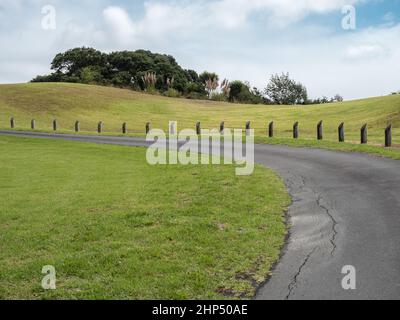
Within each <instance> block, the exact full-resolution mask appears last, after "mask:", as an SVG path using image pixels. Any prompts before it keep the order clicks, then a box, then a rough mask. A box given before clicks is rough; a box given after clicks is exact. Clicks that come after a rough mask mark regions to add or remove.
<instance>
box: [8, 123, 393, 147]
mask: <svg viewBox="0 0 400 320" xmlns="http://www.w3.org/2000/svg"><path fill="white" fill-rule="evenodd" d="M10 123H11V129H14V128H15V119H14V118H11V120H10ZM35 128H36V121H35V120H32V121H31V129H32V130H35ZM103 128H104V125H103V122H99V124H98V126H97V132H98V133H102V132H103ZM53 130H54V131H57V130H58V121H57V120H54V121H53ZM150 130H151V124H150V122H148V123H146V134H148V133H149V132H150ZM219 130H220V132H221V133H223V132H224V130H225V122H221V124H220V128H219ZM250 130H251V122H250V121H248V122H247V123H246V134H249V132H250ZM79 131H80V122H79V121H76V122H75V132H79ZM323 132H324V130H323V121H320V122H319V123H318V124H317V139H318V140H323ZM122 133H123V134H127V133H128V125H127V123H126V122H125V123H123V124H122ZM196 133H197V134H198V135H200V134H201V123H200V122H197V123H196ZM338 133H339V142H344V141H345V132H344V123H341V124H340V125H339V128H338ZM268 136H269V137H270V138H273V137H274V122H270V123H269V125H268ZM293 138H294V139H298V138H299V122H296V123H295V124H294V125H293ZM367 143H368V125H367V124H365V125H363V126H362V128H361V144H367ZM385 146H386V147H391V146H392V125H389V126H388V127H387V128H386V129H385Z"/></svg>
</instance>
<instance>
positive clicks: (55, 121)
mask: <svg viewBox="0 0 400 320" xmlns="http://www.w3.org/2000/svg"><path fill="white" fill-rule="evenodd" d="M57 129H58V122H57V120H54V121H53V130H54V131H57Z"/></svg>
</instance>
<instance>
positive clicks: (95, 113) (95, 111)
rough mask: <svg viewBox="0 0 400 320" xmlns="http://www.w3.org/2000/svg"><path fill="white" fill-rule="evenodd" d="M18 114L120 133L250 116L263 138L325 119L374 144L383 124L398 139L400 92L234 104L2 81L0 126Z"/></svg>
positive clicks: (235, 121) (21, 121) (332, 134)
mask: <svg viewBox="0 0 400 320" xmlns="http://www.w3.org/2000/svg"><path fill="white" fill-rule="evenodd" d="M11 116H14V117H15V118H16V120H17V127H18V128H21V129H27V128H29V126H30V120H31V119H32V118H35V119H36V120H37V125H38V129H40V130H49V129H51V121H52V120H53V118H57V119H58V120H59V122H60V125H61V128H62V129H64V130H72V129H73V124H74V122H75V121H76V120H77V119H79V120H80V121H81V122H82V130H85V131H95V130H96V128H97V123H98V121H104V122H105V130H106V131H108V132H115V133H117V132H120V130H121V129H120V128H121V124H122V123H123V122H128V125H129V128H130V131H131V132H137V133H143V131H144V126H145V123H146V122H148V121H149V122H151V123H152V124H153V127H157V128H162V129H166V128H167V127H168V121H170V120H176V121H178V122H179V125H180V127H181V128H193V127H194V125H195V123H196V122H197V121H201V122H202V125H203V127H204V128H217V127H218V125H219V123H220V122H221V121H225V122H226V125H227V126H228V127H230V128H241V127H243V126H244V124H245V122H246V121H248V120H250V121H252V123H253V127H254V128H255V129H256V135H257V136H259V137H263V136H265V134H266V126H267V123H268V122H269V121H275V122H276V135H277V137H280V138H289V137H291V130H292V125H293V123H294V122H295V121H299V122H300V135H301V138H306V139H315V135H316V124H317V122H319V121H320V120H324V121H325V138H326V139H327V140H332V141H337V127H338V125H339V124H340V123H341V122H342V121H344V122H345V123H346V138H347V140H348V141H354V142H358V141H359V136H360V128H361V126H362V125H363V124H364V123H366V122H367V123H368V124H369V139H370V142H371V143H372V144H378V145H381V144H382V143H383V141H384V134H383V132H384V128H385V127H386V126H387V125H388V124H389V123H392V124H393V126H394V143H395V144H400V95H397V96H388V97H382V98H372V99H366V100H359V101H352V102H345V103H341V104H328V105H317V106H306V107H298V106H296V107H288V106H252V105H232V104H227V103H219V102H208V101H191V100H184V99H171V98H165V97H160V96H151V95H145V94H140V93H137V92H132V91H129V90H120V89H114V88H105V87H96V86H86V85H76V84H23V85H0V127H1V128H9V118H10V117H11Z"/></svg>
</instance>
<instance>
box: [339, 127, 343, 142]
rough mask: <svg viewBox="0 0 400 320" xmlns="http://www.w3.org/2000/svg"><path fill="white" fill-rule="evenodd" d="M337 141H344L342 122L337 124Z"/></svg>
mask: <svg viewBox="0 0 400 320" xmlns="http://www.w3.org/2000/svg"><path fill="white" fill-rule="evenodd" d="M339 142H344V123H341V124H340V126H339Z"/></svg>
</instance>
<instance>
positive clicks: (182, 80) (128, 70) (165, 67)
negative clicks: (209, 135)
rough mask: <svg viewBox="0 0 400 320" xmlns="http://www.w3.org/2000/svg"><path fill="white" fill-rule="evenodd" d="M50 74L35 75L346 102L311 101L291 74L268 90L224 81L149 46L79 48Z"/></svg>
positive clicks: (178, 91)
mask: <svg viewBox="0 0 400 320" xmlns="http://www.w3.org/2000/svg"><path fill="white" fill-rule="evenodd" d="M51 69H52V71H53V72H52V73H51V74H50V75H45V76H37V77H36V78H34V79H33V80H32V82H73V83H85V84H98V85H112V86H117V87H124V88H127V87H129V88H132V89H134V90H140V91H146V92H150V93H161V94H164V95H167V96H170V97H181V96H183V97H186V98H192V99H213V100H218V101H229V102H232V103H251V104H282V105H294V104H313V103H328V102H334V101H343V98H341V97H340V96H339V95H337V96H336V97H334V98H332V99H328V98H325V97H324V98H321V99H317V100H309V99H308V94H307V89H306V88H305V87H304V86H303V85H302V84H301V83H298V82H295V81H294V80H292V79H290V77H289V74H281V75H273V76H272V77H271V79H270V81H269V83H268V85H267V87H266V88H265V90H264V91H262V92H261V91H260V90H258V89H257V88H255V87H253V88H252V87H251V86H250V84H249V83H248V82H243V81H239V80H236V81H232V82H229V81H228V80H226V79H224V80H223V81H222V82H220V79H219V76H218V75H217V74H216V73H213V72H203V73H202V74H198V73H197V72H196V71H194V70H186V69H183V68H182V67H181V66H180V65H179V64H178V63H177V62H176V60H175V58H174V57H172V56H170V55H163V54H157V53H152V52H150V51H145V50H137V51H120V52H112V53H109V54H107V53H103V52H101V51H98V50H96V49H93V48H85V47H83V48H75V49H71V50H68V51H66V52H64V53H59V54H57V55H56V56H55V58H54V59H53V61H52V63H51Z"/></svg>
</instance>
